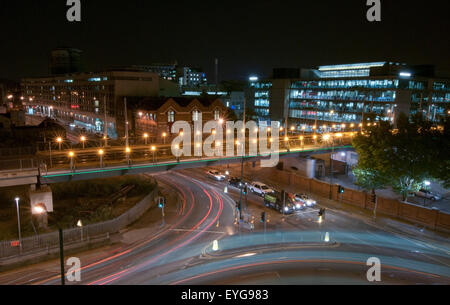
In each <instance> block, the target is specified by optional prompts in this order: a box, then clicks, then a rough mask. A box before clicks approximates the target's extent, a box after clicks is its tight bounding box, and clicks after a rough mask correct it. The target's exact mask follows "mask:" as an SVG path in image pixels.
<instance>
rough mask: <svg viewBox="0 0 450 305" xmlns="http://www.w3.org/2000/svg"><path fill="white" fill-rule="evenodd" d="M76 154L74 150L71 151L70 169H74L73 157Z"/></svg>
mask: <svg viewBox="0 0 450 305" xmlns="http://www.w3.org/2000/svg"><path fill="white" fill-rule="evenodd" d="M74 156H75V153H74V152H73V151H71V152H69V158H70V170H71V171H73V157H74Z"/></svg>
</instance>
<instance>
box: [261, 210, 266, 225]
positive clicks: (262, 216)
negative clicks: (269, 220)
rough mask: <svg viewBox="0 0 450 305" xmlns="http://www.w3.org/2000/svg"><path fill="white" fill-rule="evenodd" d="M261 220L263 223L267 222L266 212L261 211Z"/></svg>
mask: <svg viewBox="0 0 450 305" xmlns="http://www.w3.org/2000/svg"><path fill="white" fill-rule="evenodd" d="M261 222H262V223H265V222H266V212H261Z"/></svg>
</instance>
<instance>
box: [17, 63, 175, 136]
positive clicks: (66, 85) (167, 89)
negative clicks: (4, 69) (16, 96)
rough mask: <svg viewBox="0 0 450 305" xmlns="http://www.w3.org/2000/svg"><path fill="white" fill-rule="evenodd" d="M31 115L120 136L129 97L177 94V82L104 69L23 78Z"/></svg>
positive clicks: (155, 76)
mask: <svg viewBox="0 0 450 305" xmlns="http://www.w3.org/2000/svg"><path fill="white" fill-rule="evenodd" d="M21 86H22V91H23V95H24V101H25V103H26V105H25V106H26V111H27V114H28V115H37V116H44V117H51V118H55V119H57V120H58V121H60V122H61V123H63V124H67V125H69V124H71V125H75V126H77V127H79V128H84V129H85V130H86V131H88V132H91V133H97V134H99V135H101V134H103V133H104V130H105V121H106V124H107V131H108V136H109V137H111V138H117V137H120V136H123V135H124V133H125V127H124V125H125V115H124V113H125V107H124V97H126V96H140V97H143V96H147V97H158V96H178V95H179V92H178V87H177V85H176V83H174V82H171V81H168V80H164V79H161V78H160V77H159V76H158V74H156V73H151V72H135V71H118V70H116V71H105V72H98V73H76V74H66V75H61V76H49V77H41V78H27V79H23V80H22V83H21Z"/></svg>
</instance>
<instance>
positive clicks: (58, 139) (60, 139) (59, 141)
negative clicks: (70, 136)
mask: <svg viewBox="0 0 450 305" xmlns="http://www.w3.org/2000/svg"><path fill="white" fill-rule="evenodd" d="M62 141H63V139H62V138H61V137H57V138H56V142H57V143H58V145H59V150H61V143H62Z"/></svg>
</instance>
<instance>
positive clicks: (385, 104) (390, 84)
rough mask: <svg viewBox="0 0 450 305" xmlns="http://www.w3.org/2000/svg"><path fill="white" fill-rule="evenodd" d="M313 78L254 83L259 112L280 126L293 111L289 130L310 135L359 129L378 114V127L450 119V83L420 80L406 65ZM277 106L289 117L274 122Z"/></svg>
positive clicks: (341, 69) (343, 69) (349, 68)
mask: <svg viewBox="0 0 450 305" xmlns="http://www.w3.org/2000/svg"><path fill="white" fill-rule="evenodd" d="M309 72H310V73H309V74H308V77H302V78H300V79H290V80H288V81H286V82H280V81H278V80H265V81H258V82H253V83H250V87H253V88H255V90H254V92H253V94H254V97H253V96H252V98H254V105H255V109H258V108H262V107H264V108H263V109H267V112H268V116H269V117H270V119H272V120H278V121H280V122H284V120H285V118H286V111H288V118H289V124H293V125H297V126H298V127H299V128H300V125H306V126H307V128H308V129H311V127H312V126H314V125H316V126H318V127H319V126H323V125H330V124H332V125H338V126H341V125H342V124H346V125H347V124H352V123H355V124H359V123H360V122H361V121H362V120H363V118H364V117H365V115H366V114H368V113H373V114H375V115H376V119H377V120H378V121H392V122H393V123H395V118H396V117H397V116H398V114H399V113H400V112H404V113H407V114H409V115H413V114H416V113H418V112H422V113H423V114H424V115H426V117H427V118H428V119H429V120H431V121H434V122H438V121H439V120H440V118H441V117H442V116H445V115H448V111H449V105H450V79H438V78H435V77H434V76H433V77H431V76H424V75H415V73H414V69H411V68H410V67H408V66H406V65H405V64H397V63H388V62H376V63H363V64H350V65H336V66H322V67H319V68H318V69H314V70H309ZM311 72H312V73H311ZM276 86H284V88H276ZM273 92H277V94H273ZM280 92H283V94H279V93H280ZM271 104H276V105H277V107H280V108H284V111H283V113H282V114H280V115H278V116H277V117H274V116H273V115H272V114H273V113H270V111H269V109H272V112H274V111H273V108H271V107H270V105H271ZM286 104H288V107H287V106H286ZM283 105H285V107H283ZM264 114H266V113H264ZM283 125H284V124H283Z"/></svg>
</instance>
